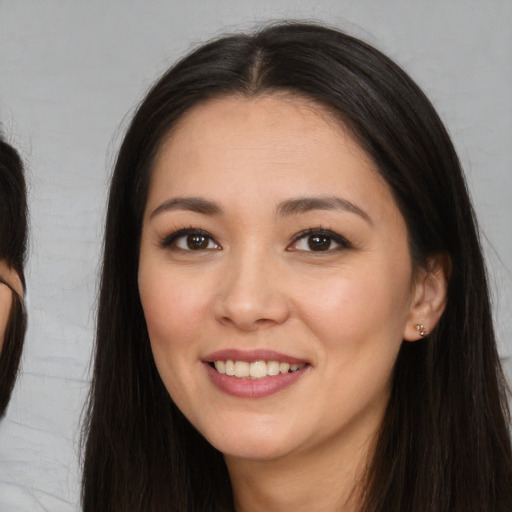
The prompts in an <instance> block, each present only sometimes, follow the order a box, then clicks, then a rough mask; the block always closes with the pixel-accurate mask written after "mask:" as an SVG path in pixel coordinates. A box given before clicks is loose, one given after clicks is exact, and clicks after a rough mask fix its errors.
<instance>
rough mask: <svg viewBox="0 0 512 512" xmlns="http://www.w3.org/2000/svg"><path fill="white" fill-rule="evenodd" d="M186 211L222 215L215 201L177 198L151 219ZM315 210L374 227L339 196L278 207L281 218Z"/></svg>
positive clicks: (291, 200)
mask: <svg viewBox="0 0 512 512" xmlns="http://www.w3.org/2000/svg"><path fill="white" fill-rule="evenodd" d="M175 210H185V211H191V212H195V213H201V214H203V215H219V214H221V213H222V207H221V206H220V204H219V203H217V202H215V201H210V200H208V199H204V198H202V197H175V198H172V199H168V200H167V201H164V202H163V203H162V204H161V205H160V206H158V207H157V208H155V209H154V210H153V212H151V215H150V219H152V218H153V217H155V216H156V215H158V214H160V213H163V212H169V211H175ZM313 210H342V211H346V212H350V213H354V214H356V215H359V217H361V218H363V219H364V220H365V221H366V222H368V224H370V225H372V226H373V221H372V219H371V217H370V216H369V215H368V214H367V213H366V212H365V211H364V210H363V209H362V208H360V207H359V206H357V205H355V204H354V203H352V202H350V201H349V200H348V199H343V198H342V197H337V196H327V197H300V198H297V199H287V200H286V201H283V202H281V203H279V205H278V206H277V210H276V211H277V214H278V215H279V216H281V217H288V216H291V215H298V214H300V213H306V212H309V211H313Z"/></svg>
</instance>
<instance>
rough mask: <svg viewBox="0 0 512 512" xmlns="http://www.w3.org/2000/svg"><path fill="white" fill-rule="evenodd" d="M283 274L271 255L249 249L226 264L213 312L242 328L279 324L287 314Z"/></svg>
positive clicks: (224, 322) (217, 317) (288, 313)
mask: <svg viewBox="0 0 512 512" xmlns="http://www.w3.org/2000/svg"><path fill="white" fill-rule="evenodd" d="M282 288H283V278H282V276H280V275H279V270H278V269H276V268H275V263H272V261H271V258H269V257H266V258H265V257H264V256H262V255H259V254H256V253H254V252H253V253H252V254H250V255H246V256H245V257H244V256H241V257H240V258H238V259H237V260H236V261H230V262H229V263H227V264H226V270H225V272H224V273H223V276H222V279H221V283H220V286H219V290H218V293H217V295H216V296H215V298H214V301H213V314H214V316H215V318H216V320H217V321H218V322H221V323H222V324H225V325H232V326H235V327H237V328H238V329H240V330H243V331H254V330H257V329H261V328H265V327H271V326H273V325H279V324H282V323H283V322H285V321H286V320H287V318H288V317H289V316H290V307H289V300H288V298H287V297H286V294H285V293H284V292H283V290H282Z"/></svg>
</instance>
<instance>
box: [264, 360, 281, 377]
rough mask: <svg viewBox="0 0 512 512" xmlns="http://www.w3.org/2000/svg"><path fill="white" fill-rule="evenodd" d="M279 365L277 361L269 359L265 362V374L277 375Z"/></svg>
mask: <svg viewBox="0 0 512 512" xmlns="http://www.w3.org/2000/svg"><path fill="white" fill-rule="evenodd" d="M279 366H280V365H279V363H278V362H277V361H269V362H268V363H267V375H279Z"/></svg>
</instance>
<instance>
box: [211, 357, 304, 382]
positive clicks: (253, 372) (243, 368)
mask: <svg viewBox="0 0 512 512" xmlns="http://www.w3.org/2000/svg"><path fill="white" fill-rule="evenodd" d="M210 366H211V367H212V368H215V370H217V372H219V373H220V374H222V375H227V376H229V377H235V378H237V379H250V380H258V379H264V378H266V377H275V376H277V375H283V374H288V373H294V372H296V371H298V370H300V369H301V368H304V367H305V366H306V363H301V364H290V363H286V362H280V361H274V360H271V361H264V360H261V361H253V362H251V363H249V362H248V361H233V360H231V359H228V360H226V361H215V362H212V363H210Z"/></svg>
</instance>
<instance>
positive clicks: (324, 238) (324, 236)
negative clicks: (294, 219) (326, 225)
mask: <svg viewBox="0 0 512 512" xmlns="http://www.w3.org/2000/svg"><path fill="white" fill-rule="evenodd" d="M350 247H351V244H350V242H348V240H347V239H346V238H345V237H343V236H341V235H339V234H338V233H334V232H333V231H330V230H326V229H307V230H305V231H302V232H301V233H299V234H298V235H297V236H296V237H295V239H294V241H293V243H292V244H291V245H290V246H289V247H288V249H287V250H289V251H308V252H331V251H336V250H339V249H348V248H350Z"/></svg>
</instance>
